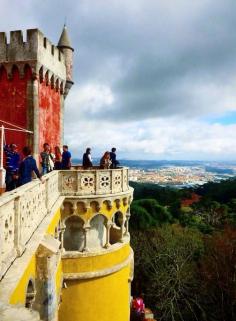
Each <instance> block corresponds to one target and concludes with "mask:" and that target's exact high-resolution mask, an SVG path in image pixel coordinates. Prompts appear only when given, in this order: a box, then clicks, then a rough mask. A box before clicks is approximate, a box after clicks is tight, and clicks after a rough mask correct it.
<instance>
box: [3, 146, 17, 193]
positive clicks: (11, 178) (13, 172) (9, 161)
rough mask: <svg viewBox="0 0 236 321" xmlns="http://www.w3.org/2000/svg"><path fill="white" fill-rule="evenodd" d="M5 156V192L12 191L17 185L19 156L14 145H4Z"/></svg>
mask: <svg viewBox="0 0 236 321" xmlns="http://www.w3.org/2000/svg"><path fill="white" fill-rule="evenodd" d="M4 152H5V155H6V191H7V192H8V191H12V190H13V189H15V188H16V187H17V185H18V170H19V163H20V155H19V153H18V152H17V146H16V145H15V144H10V145H5V147H4Z"/></svg>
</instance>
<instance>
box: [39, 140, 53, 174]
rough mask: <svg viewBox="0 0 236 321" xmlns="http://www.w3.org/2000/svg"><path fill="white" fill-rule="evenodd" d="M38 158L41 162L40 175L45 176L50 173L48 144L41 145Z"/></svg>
mask: <svg viewBox="0 0 236 321" xmlns="http://www.w3.org/2000/svg"><path fill="white" fill-rule="evenodd" d="M40 156H41V160H42V162H41V164H42V175H45V174H47V173H49V172H51V171H52V168H51V162H50V158H51V154H50V146H49V144H48V143H44V144H43V152H42V153H40Z"/></svg>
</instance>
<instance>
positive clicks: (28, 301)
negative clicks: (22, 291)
mask: <svg viewBox="0 0 236 321" xmlns="http://www.w3.org/2000/svg"><path fill="white" fill-rule="evenodd" d="M34 300H35V289H34V284H33V281H32V280H29V283H28V286H27V290H26V298H25V307H26V308H28V309H32V305H33V302H34Z"/></svg>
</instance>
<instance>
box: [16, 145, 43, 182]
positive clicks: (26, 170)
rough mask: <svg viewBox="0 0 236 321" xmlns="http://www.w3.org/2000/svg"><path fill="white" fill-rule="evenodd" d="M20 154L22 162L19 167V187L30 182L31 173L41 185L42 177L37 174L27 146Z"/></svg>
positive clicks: (34, 162) (35, 165)
mask: <svg viewBox="0 0 236 321" xmlns="http://www.w3.org/2000/svg"><path fill="white" fill-rule="evenodd" d="M22 154H23V156H24V158H23V160H22V162H21V163H20V167H19V185H20V186H21V185H24V184H26V183H29V182H31V181H32V172H34V173H35V174H36V176H37V177H38V178H39V179H40V180H41V182H42V183H43V182H44V181H43V179H42V175H41V174H40V173H39V170H38V167H37V164H36V160H35V159H34V158H33V156H32V155H31V149H30V148H29V147H28V146H25V147H24V148H23V150H22Z"/></svg>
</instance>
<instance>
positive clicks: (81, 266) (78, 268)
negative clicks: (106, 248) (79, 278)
mask: <svg viewBox="0 0 236 321" xmlns="http://www.w3.org/2000/svg"><path fill="white" fill-rule="evenodd" d="M129 254H130V246H129V244H125V245H124V246H122V247H121V248H120V249H118V250H117V251H113V252H110V253H109V252H108V253H105V254H102V255H96V256H84V257H77V258H64V259H63V260H62V266H63V272H64V273H80V272H92V271H97V270H102V269H106V268H111V267H113V266H114V265H117V264H119V263H122V262H123V261H125V260H126V259H127V258H128V256H129Z"/></svg>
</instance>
